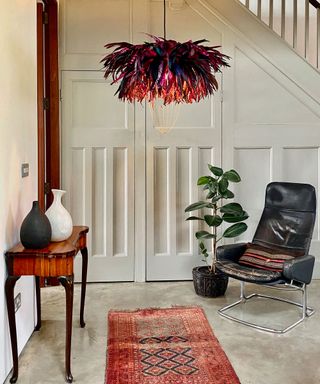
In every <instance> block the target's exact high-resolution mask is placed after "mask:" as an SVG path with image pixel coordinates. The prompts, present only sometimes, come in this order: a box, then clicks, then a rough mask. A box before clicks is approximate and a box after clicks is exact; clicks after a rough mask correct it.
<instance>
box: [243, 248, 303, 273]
mask: <svg viewBox="0 0 320 384" xmlns="http://www.w3.org/2000/svg"><path fill="white" fill-rule="evenodd" d="M295 256H297V254H296V253H295V254H293V253H290V251H289V252H288V251H283V250H280V249H271V248H267V247H263V246H261V245H257V244H250V243H249V244H248V246H247V249H246V251H245V252H244V254H243V255H242V256H241V257H240V258H239V264H241V265H246V266H250V267H253V268H258V269H265V270H267V271H274V272H282V271H283V263H284V262H285V261H289V260H292V259H293V258H294V257H295Z"/></svg>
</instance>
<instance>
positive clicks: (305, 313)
mask: <svg viewBox="0 0 320 384" xmlns="http://www.w3.org/2000/svg"><path fill="white" fill-rule="evenodd" d="M286 286H289V287H290V288H291V289H290V290H292V289H293V290H297V291H301V294H302V302H301V303H298V302H295V301H292V300H288V299H284V298H281V297H277V296H270V295H265V294H261V293H252V294H251V295H249V296H246V295H245V289H244V281H241V282H240V300H237V301H236V302H234V303H232V304H229V305H227V306H225V307H223V308H221V309H219V310H218V313H219V314H220V315H221V316H223V317H225V318H227V319H229V320H232V321H235V322H237V323H240V324H243V325H247V326H248V327H252V328H256V329H259V330H262V331H266V332H272V333H278V334H283V333H286V332H288V331H289V330H291V329H292V328H294V327H296V326H297V325H298V324H300V323H301V322H302V321H303V320H305V318H306V317H310V316H312V315H313V314H314V309H313V308H311V307H308V305H307V286H306V285H305V284H303V285H302V286H301V287H300V286H297V285H294V284H286ZM265 287H267V288H276V289H279V290H286V288H280V287H273V286H268V285H265ZM253 297H259V298H264V299H271V300H276V301H281V302H284V303H287V304H291V305H295V306H297V307H300V308H301V309H302V314H301V317H300V318H299V319H298V320H297V321H295V322H293V323H292V324H290V325H288V326H287V327H286V328H283V329H275V328H271V327H270V328H269V327H265V326H262V325H259V324H256V323H251V322H249V321H245V320H242V319H240V318H238V317H235V316H232V315H230V314H228V313H226V312H227V311H228V310H230V309H231V308H233V307H236V306H238V305H240V304H243V303H245V302H246V301H247V300H250V299H252V298H253Z"/></svg>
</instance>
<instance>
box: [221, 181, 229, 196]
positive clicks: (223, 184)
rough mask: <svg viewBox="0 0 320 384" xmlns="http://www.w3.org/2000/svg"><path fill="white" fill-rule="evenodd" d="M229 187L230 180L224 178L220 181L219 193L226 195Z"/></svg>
mask: <svg viewBox="0 0 320 384" xmlns="http://www.w3.org/2000/svg"><path fill="white" fill-rule="evenodd" d="M228 186H229V182H228V180H227V179H226V178H225V177H223V178H222V179H221V180H220V181H219V192H220V193H221V194H223V193H225V192H226V191H227V190H228Z"/></svg>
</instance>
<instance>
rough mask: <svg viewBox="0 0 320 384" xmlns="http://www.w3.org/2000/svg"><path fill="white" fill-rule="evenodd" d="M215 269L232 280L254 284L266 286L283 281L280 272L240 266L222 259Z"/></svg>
mask: <svg viewBox="0 0 320 384" xmlns="http://www.w3.org/2000/svg"><path fill="white" fill-rule="evenodd" d="M217 268H218V269H219V270H220V271H221V272H224V273H225V274H227V275H228V276H230V277H233V278H234V279H238V280H243V281H247V282H249V283H256V284H268V283H274V282H279V281H282V282H283V281H284V278H283V276H282V273H281V272H280V271H278V272H276V271H268V270H265V269H257V268H251V267H247V266H245V265H240V264H238V263H235V262H234V261H230V260H226V259H222V260H219V261H218V262H217Z"/></svg>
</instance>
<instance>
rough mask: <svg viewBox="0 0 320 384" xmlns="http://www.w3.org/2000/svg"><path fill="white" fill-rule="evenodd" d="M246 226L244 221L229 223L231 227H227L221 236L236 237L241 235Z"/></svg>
mask: <svg viewBox="0 0 320 384" xmlns="http://www.w3.org/2000/svg"><path fill="white" fill-rule="evenodd" d="M247 228H248V226H247V224H246V223H237V224H233V225H231V227H229V228H227V229H226V230H225V231H224V232H223V235H222V237H236V236H239V235H241V233H243V232H245V231H246V230H247Z"/></svg>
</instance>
